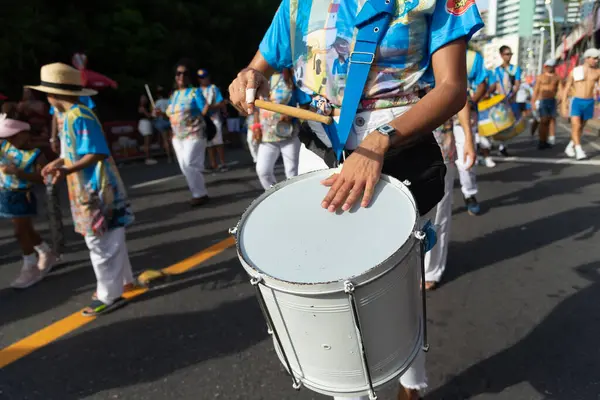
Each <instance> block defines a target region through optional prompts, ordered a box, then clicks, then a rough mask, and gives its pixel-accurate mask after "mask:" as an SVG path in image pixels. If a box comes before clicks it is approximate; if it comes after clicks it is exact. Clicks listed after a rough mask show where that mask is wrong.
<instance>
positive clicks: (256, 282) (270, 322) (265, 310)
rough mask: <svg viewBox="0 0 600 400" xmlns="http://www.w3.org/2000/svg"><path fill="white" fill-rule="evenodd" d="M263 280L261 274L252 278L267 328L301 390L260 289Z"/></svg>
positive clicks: (297, 387)
mask: <svg viewBox="0 0 600 400" xmlns="http://www.w3.org/2000/svg"><path fill="white" fill-rule="evenodd" d="M262 281H263V279H262V277H261V276H258V277H252V278H251V279H250V284H251V285H252V286H254V288H255V289H256V297H257V298H258V304H259V305H260V309H261V311H262V313H263V316H264V317H265V319H266V320H267V329H268V332H269V334H272V335H273V336H274V337H275V341H276V342H277V346H279V350H281V354H282V355H283V360H284V361H285V366H286V368H287V370H288V372H289V374H290V376H291V377H292V387H293V388H294V389H295V390H300V388H301V387H302V382H301V381H300V380H298V379H296V376H295V375H294V371H293V370H292V366H291V364H290V361H289V360H288V357H287V354H286V353H285V349H284V348H283V344H282V343H281V339H280V338H279V334H278V333H277V329H275V325H274V324H273V319H272V318H271V314H270V313H269V309H268V308H267V304H266V303H265V298H264V297H263V294H262V291H261V290H260V283H261V282H262Z"/></svg>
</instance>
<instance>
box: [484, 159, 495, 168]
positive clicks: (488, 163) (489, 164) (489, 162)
mask: <svg viewBox="0 0 600 400" xmlns="http://www.w3.org/2000/svg"><path fill="white" fill-rule="evenodd" d="M483 163H484V165H485V166H486V167H488V168H494V167H495V166H496V163H495V162H494V160H492V158H491V157H485V158H484V159H483Z"/></svg>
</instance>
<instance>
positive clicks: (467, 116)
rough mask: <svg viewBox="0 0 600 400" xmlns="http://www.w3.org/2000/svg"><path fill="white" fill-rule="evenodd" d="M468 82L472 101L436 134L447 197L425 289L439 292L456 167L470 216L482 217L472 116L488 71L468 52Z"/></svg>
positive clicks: (438, 217)
mask: <svg viewBox="0 0 600 400" xmlns="http://www.w3.org/2000/svg"><path fill="white" fill-rule="evenodd" d="M467 81H468V83H469V99H468V100H467V103H466V104H465V106H464V107H463V109H462V110H460V112H459V113H458V115H457V116H455V117H454V118H453V121H448V123H447V124H444V126H442V127H440V128H438V129H436V132H434V134H435V137H436V140H437V141H438V144H439V145H440V148H441V150H442V154H443V156H444V162H446V166H447V170H446V181H445V193H444V197H443V198H442V200H441V201H440V202H439V203H438V205H437V207H436V211H435V225H436V226H437V227H438V230H437V236H438V243H437V245H436V246H435V247H434V248H433V249H431V251H429V252H428V253H427V254H426V255H425V289H427V290H433V289H435V288H436V286H437V285H438V283H439V282H440V280H441V279H442V275H443V274H444V271H445V269H446V260H447V259H448V245H449V244H450V224H451V221H452V197H453V196H452V191H453V189H454V178H455V176H456V173H455V172H454V165H456V169H457V170H458V176H459V180H460V185H461V189H462V192H463V196H464V199H465V204H466V206H467V212H468V213H469V214H471V215H479V213H480V207H479V203H478V202H477V199H476V198H475V195H476V194H477V190H478V188H477V177H476V175H475V168H474V167H473V166H474V164H475V160H476V155H475V143H474V137H473V136H474V135H473V128H472V127H473V126H476V123H475V124H474V123H473V119H472V118H471V116H472V115H473V114H475V115H476V111H474V110H477V102H479V100H481V98H482V97H483V96H484V95H485V93H486V90H487V71H486V69H485V68H484V66H483V57H482V56H481V54H479V53H477V52H475V51H472V50H468V51H467Z"/></svg>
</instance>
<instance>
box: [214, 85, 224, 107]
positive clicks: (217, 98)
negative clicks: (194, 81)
mask: <svg viewBox="0 0 600 400" xmlns="http://www.w3.org/2000/svg"><path fill="white" fill-rule="evenodd" d="M222 101H223V94H222V93H221V89H219V88H218V87H216V86H215V103H220V102H222Z"/></svg>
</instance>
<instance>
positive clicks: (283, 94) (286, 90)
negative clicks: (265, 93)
mask: <svg viewBox="0 0 600 400" xmlns="http://www.w3.org/2000/svg"><path fill="white" fill-rule="evenodd" d="M270 85H271V96H270V101H271V102H272V103H277V104H285V105H288V106H292V107H295V106H297V105H298V104H307V103H310V101H311V98H310V96H308V95H306V94H305V93H304V92H300V91H299V90H298V89H297V88H296V87H295V86H293V87H291V88H290V87H289V86H288V85H287V83H286V82H285V79H284V78H283V75H282V74H274V75H273V76H271V80H270ZM259 117H260V125H261V129H262V141H263V142H265V143H273V142H281V141H282V140H287V139H290V138H292V137H294V136H296V135H297V134H298V132H299V130H300V122H299V121H298V120H297V119H292V120H291V121H289V122H285V121H282V117H283V116H282V115H281V114H279V113H275V112H272V111H267V110H263V109H259Z"/></svg>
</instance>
